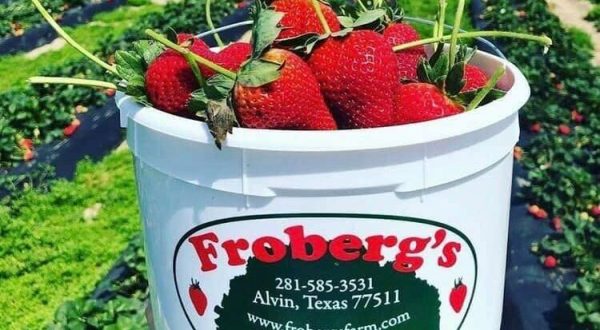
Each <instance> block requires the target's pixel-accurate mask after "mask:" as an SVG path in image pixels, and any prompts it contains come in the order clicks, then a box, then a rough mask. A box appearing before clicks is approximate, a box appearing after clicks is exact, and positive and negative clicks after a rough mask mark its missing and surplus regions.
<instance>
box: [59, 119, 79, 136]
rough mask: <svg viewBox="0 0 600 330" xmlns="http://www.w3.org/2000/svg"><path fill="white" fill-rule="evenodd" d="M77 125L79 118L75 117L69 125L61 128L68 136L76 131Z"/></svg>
mask: <svg viewBox="0 0 600 330" xmlns="http://www.w3.org/2000/svg"><path fill="white" fill-rule="evenodd" d="M79 126H81V122H80V121H79V119H77V118H75V119H73V121H72V122H71V123H70V124H69V126H67V127H65V128H64V129H63V134H64V135H65V136H66V137H70V136H71V135H73V134H75V131H77V129H79Z"/></svg>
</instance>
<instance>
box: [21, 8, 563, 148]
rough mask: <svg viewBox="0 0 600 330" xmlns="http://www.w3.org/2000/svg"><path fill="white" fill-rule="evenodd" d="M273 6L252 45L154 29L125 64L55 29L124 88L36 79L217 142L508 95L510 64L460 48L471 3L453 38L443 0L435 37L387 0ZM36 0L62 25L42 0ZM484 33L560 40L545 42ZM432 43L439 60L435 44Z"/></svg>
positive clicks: (375, 121)
mask: <svg viewBox="0 0 600 330" xmlns="http://www.w3.org/2000/svg"><path fill="white" fill-rule="evenodd" d="M207 1H210V0H207ZM264 1H266V0H255V2H254V5H253V11H252V12H253V15H252V16H253V25H252V39H251V42H250V43H243V42H235V43H232V44H229V45H224V44H222V42H221V39H220V37H219V36H218V34H216V33H215V37H216V38H215V39H216V40H217V41H218V42H219V43H220V47H219V51H213V50H212V49H210V48H209V47H208V46H207V44H206V43H204V41H202V40H201V39H200V38H197V37H195V36H193V35H191V34H183V33H182V34H177V33H175V32H172V33H170V34H169V36H168V37H165V36H163V35H161V34H158V33H156V32H154V31H151V30H147V31H146V33H147V34H148V36H150V37H151V40H140V41H137V42H134V43H133V45H132V47H131V49H130V50H128V51H118V52H117V53H116V54H115V59H116V65H110V64H107V63H105V62H103V61H102V60H101V59H99V58H97V57H95V56H94V55H93V54H91V53H89V52H87V51H85V50H84V49H83V48H82V47H81V45H78V44H77V43H76V42H75V41H74V40H72V38H67V37H68V36H67V35H66V32H64V31H63V30H62V29H61V28H60V27H58V25H57V24H54V25H52V26H53V27H54V28H55V29H56V30H57V32H58V33H59V34H60V35H61V36H64V37H65V39H66V40H68V42H69V43H70V44H71V45H72V46H74V47H75V48H76V49H78V50H79V51H80V52H82V54H84V55H85V56H87V57H88V58H90V59H91V60H92V61H94V62H96V63H97V64H99V65H101V66H102V67H104V68H105V69H107V70H108V71H109V72H110V73H112V74H114V76H115V77H116V80H117V84H112V83H108V82H98V81H87V82H81V80H77V79H69V78H47V77H34V78H32V79H31V80H30V81H32V82H34V83H68V84H73V83H76V84H83V85H87V86H98V87H104V88H107V86H108V88H118V89H119V90H121V91H123V92H125V93H126V94H128V95H130V96H134V97H135V98H136V99H137V100H138V101H139V102H141V103H144V104H148V105H152V106H154V107H155V108H157V109H160V110H162V111H166V112H169V113H173V114H176V115H179V116H184V117H189V118H197V119H200V120H203V121H205V122H207V124H208V126H209V128H210V130H211V133H212V134H213V136H214V137H215V140H216V143H217V146H220V145H221V143H222V141H223V140H224V139H225V138H226V136H227V134H228V133H231V132H232V128H233V127H236V126H241V127H246V128H261V129H284V130H335V129H361V128H373V127H383V126H392V125H401V124H408V123H416V122H422V121H427V120H432V119H437V118H441V117H446V116H451V115H456V114H459V113H462V112H465V111H469V110H472V109H474V108H476V107H478V106H479V105H481V104H482V103H486V102H490V101H492V100H494V99H496V98H499V97H501V96H502V95H503V94H504V92H503V91H501V90H498V89H496V88H495V86H496V83H497V82H498V80H499V79H500V78H501V77H502V76H503V74H504V68H499V69H497V70H496V71H495V72H494V73H493V74H492V75H491V77H488V76H487V75H486V73H485V72H484V71H482V70H481V69H479V68H478V67H476V66H473V65H470V64H468V62H469V60H470V59H471V57H472V56H473V55H474V54H475V50H474V49H470V48H468V47H466V46H461V45H458V43H457V40H458V37H459V26H460V18H461V17H462V13H463V10H464V3H465V2H464V1H462V0H459V2H458V3H459V5H458V9H457V13H456V14H455V17H456V18H457V19H456V20H455V25H454V27H453V29H452V34H451V35H444V17H445V8H446V4H445V2H446V0H440V12H439V13H438V16H437V22H436V25H435V26H434V29H433V30H434V35H433V37H432V38H429V39H425V40H421V38H420V36H419V34H418V33H417V31H416V30H415V29H414V28H413V27H412V26H411V25H410V24H407V23H406V22H403V20H402V16H401V15H399V12H401V10H399V8H395V7H392V6H391V5H389V4H388V3H387V2H386V1H384V0H375V1H373V2H370V3H369V4H368V6H369V8H368V7H367V6H366V5H364V4H363V3H362V2H360V1H359V2H358V4H359V5H360V9H359V10H355V11H353V12H352V14H351V15H347V16H338V15H337V14H336V12H335V11H334V10H333V9H332V8H331V7H330V6H328V5H327V4H325V3H322V2H319V0H272V2H270V3H265V2H264ZM32 2H33V3H34V5H36V7H37V8H38V10H39V11H40V12H41V13H42V15H43V16H44V17H45V18H46V19H47V20H52V18H51V17H50V15H49V14H48V13H47V11H46V10H45V9H44V8H43V7H42V5H41V4H40V3H39V0H32ZM209 5H210V2H208V3H207V8H209ZM207 14H208V15H207V16H208V17H210V12H209V13H207ZM54 23H55V22H54ZM209 25H212V22H211V21H210V20H209ZM483 32H486V33H487V34H486V35H488V36H497V35H500V34H502V35H503V36H511V37H515V38H523V39H529V40H534V41H539V42H542V43H544V44H546V45H547V46H548V45H550V44H551V40H550V39H548V38H546V37H535V36H530V35H524V34H518V33H511V32H509V33H502V32H498V31H483ZM213 33H214V29H213ZM467 35H468V33H467V34H464V35H462V36H461V37H467ZM480 35H483V34H481V33H480ZM445 41H450V43H449V44H446V43H445ZM431 43H434V46H433V47H432V52H431V53H432V54H430V56H428V55H427V54H426V51H425V48H424V45H425V44H431ZM113 86H114V87H113Z"/></svg>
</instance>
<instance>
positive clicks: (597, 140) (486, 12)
mask: <svg viewBox="0 0 600 330" xmlns="http://www.w3.org/2000/svg"><path fill="white" fill-rule="evenodd" d="M331 2H332V4H333V5H334V7H338V8H342V9H343V10H346V11H351V10H355V9H356V8H357V6H358V5H359V4H358V3H357V4H353V5H349V4H348V3H347V2H345V1H331ZM369 3H370V2H368V3H367V5H368V4H369ZM478 3H479V2H478ZM483 3H484V6H483V8H484V9H483V12H482V13H474V12H473V13H471V15H467V16H469V17H467V16H465V19H464V20H463V22H462V27H463V28H464V29H466V30H472V29H474V27H473V25H474V24H475V23H474V22H476V21H482V22H483V24H484V25H485V26H486V30H503V31H513V32H523V33H531V34H535V35H545V36H548V37H550V38H551V39H552V40H553V45H552V47H551V48H550V50H549V52H548V53H547V54H545V55H543V54H542V52H541V51H540V46H539V45H538V44H535V43H527V42H522V41H512V40H507V39H498V40H494V39H491V40H492V41H495V42H497V45H498V46H499V47H500V48H501V49H502V50H503V52H504V53H505V55H506V57H507V58H508V59H509V60H510V61H511V62H513V63H514V64H516V65H517V66H518V67H519V68H520V69H521V70H522V71H523V73H524V74H525V76H526V77H527V79H528V81H529V83H530V85H531V88H532V95H531V99H530V100H529V102H528V103H527V105H526V106H525V108H524V109H523V110H522V111H521V112H520V123H521V139H520V141H519V143H518V145H517V147H516V148H515V154H514V157H515V160H516V162H517V165H516V166H517V167H518V168H519V169H520V170H519V171H517V172H516V173H517V177H516V178H515V184H516V185H517V187H516V188H515V191H516V193H515V194H516V195H517V196H514V199H515V200H518V201H519V203H520V204H521V206H522V204H525V209H526V210H527V211H523V212H521V213H522V214H519V215H517V216H516V217H518V219H517V220H515V219H512V218H511V223H510V225H511V227H512V226H515V227H518V226H521V224H520V223H519V222H517V221H527V222H528V226H530V227H532V226H533V227H536V228H538V229H536V230H535V234H534V235H533V237H534V238H532V239H531V240H530V241H527V242H520V243H522V244H521V245H519V246H527V247H528V248H527V249H521V251H517V253H520V254H524V255H527V256H528V257H529V259H527V258H525V259H527V260H531V264H530V265H527V267H530V269H531V268H532V267H535V271H534V272H536V274H541V275H540V278H536V279H533V280H532V279H531V278H530V277H531V276H530V273H526V271H525V270H523V271H522V278H519V279H518V281H524V282H527V281H532V282H544V283H552V285H546V288H549V287H550V286H552V289H547V291H549V294H551V295H553V296H557V297H560V299H558V301H559V303H558V305H557V306H555V307H554V308H553V309H552V310H544V311H539V314H540V315H539V317H540V319H544V322H547V324H538V326H539V327H540V328H541V329H600V184H599V182H600V113H599V112H598V109H600V68H598V67H596V66H594V65H593V64H591V62H590V59H591V57H592V51H593V49H592V46H591V45H590V42H589V36H587V35H583V36H582V35H581V34H582V33H583V32H581V31H576V30H572V29H566V28H565V27H563V26H562V25H561V23H560V21H559V19H558V18H557V17H556V16H554V15H553V14H552V13H551V12H550V11H549V9H548V7H547V4H546V2H545V1H544V0H516V1H509V0H488V1H485V2H483ZM83 4H84V2H78V1H75V2H72V1H67V2H64V1H50V2H48V3H45V4H44V5H45V6H46V8H48V9H50V10H52V14H53V15H54V16H60V13H61V12H62V11H64V10H66V9H68V8H73V7H75V6H81V5H83ZM398 4H399V5H400V6H401V7H402V8H403V9H404V13H405V14H406V15H407V16H417V17H428V18H430V19H434V15H435V12H436V11H437V1H432V0H428V1H413V0H401V1H399V2H398ZM17 5H18V6H22V3H21V2H16V1H15V2H13V1H8V2H6V3H3V4H0V17H1V18H0V36H2V35H7V36H8V35H10V34H15V31H16V30H15V29H16V28H22V29H26V28H27V27H31V26H35V25H36V24H40V23H41V21H42V20H41V18H38V16H36V15H32V13H33V9H34V8H33V7H31V8H29V7H23V8H24V9H23V8H19V10H14V6H17ZM138 5H139V4H136V6H133V5H124V7H122V8H119V9H117V10H115V11H114V12H112V13H105V14H101V15H98V16H96V17H95V18H94V19H93V20H92V23H93V22H96V24H92V23H89V24H87V25H84V26H81V27H77V28H72V29H70V30H69V32H71V34H72V35H73V36H74V38H76V39H79V40H81V41H82V44H84V45H85V46H86V47H87V48H88V49H91V50H92V51H93V53H94V54H95V55H97V56H98V57H99V58H100V59H102V60H103V61H107V62H108V63H114V61H115V52H116V51H119V50H124V49H130V48H131V47H130V45H131V43H132V42H133V41H135V40H138V39H140V38H143V37H144V30H145V29H148V28H151V29H156V30H158V31H161V32H164V33H165V34H166V33H167V32H168V31H166V29H165V27H170V28H172V29H173V30H175V31H178V32H179V31H181V32H198V31H204V30H207V29H208V22H207V20H206V17H205V16H204V15H203V14H204V5H205V2H204V0H184V1H182V2H178V3H169V4H167V5H166V6H157V5H152V4H146V3H142V4H141V5H140V6H138ZM11 6H12V7H11ZM184 8H185V10H184ZM190 8H193V9H194V10H189V9H190ZM455 8H456V2H455V1H450V3H449V6H448V10H449V13H450V12H454V10H455ZM467 8H469V6H467ZM473 8H474V7H473ZM28 10H31V13H30V12H29V11H28ZM597 11H598V10H595V11H592V12H591V13H590V14H589V16H588V18H589V19H590V20H594V21H596V22H600V20H599V18H598V17H600V16H599V15H597V14H598V13H597ZM3 12H6V13H10V15H9V14H6V15H2V14H1V13H3ZM234 12H236V4H235V3H233V2H229V1H215V3H213V5H212V18H213V20H214V21H215V22H220V21H221V20H222V19H223V18H225V17H228V16H229V15H230V14H232V13H234ZM17 13H18V14H20V15H21V16H18V15H17ZM21 13H25V14H21ZM236 13H238V14H239V13H240V11H239V10H238V11H237V12H236ZM448 16H449V17H448V21H447V22H448V23H452V22H453V21H454V17H452V16H453V15H448ZM597 16H598V17H597ZM229 17H231V16H229ZM233 17H237V18H235V19H234V20H233V21H239V20H242V19H246V18H247V15H246V14H240V16H239V17H238V16H233ZM228 19H229V20H230V21H229V22H231V18H228ZM17 23H18V24H17ZM103 26H104V29H103ZM431 30H432V28H431V27H425V26H421V27H420V28H419V31H420V32H421V33H422V34H430V33H432V32H431ZM223 36H224V37H225V36H226V34H225V33H224V34H223ZM424 37H428V36H424ZM171 39H173V38H171ZM175 39H176V38H175ZM226 41H229V40H226ZM17 66H18V67H21V68H23V71H24V72H23V73H19V72H15V74H14V75H12V74H10V70H14V68H15V67H17ZM0 69H1V70H2V71H3V72H6V73H7V74H6V77H7V78H6V79H7V80H6V82H4V81H3V82H0V193H1V194H2V195H1V196H4V197H3V199H2V202H1V203H0V235H1V236H2V238H3V239H2V240H1V242H0V292H1V293H0V306H3V307H2V308H0V309H2V310H3V313H2V314H0V324H4V325H6V326H7V328H9V329H37V328H49V329H147V328H148V322H147V319H146V317H147V315H146V308H147V301H148V298H149V297H148V296H149V294H148V281H147V275H146V272H147V269H146V264H145V260H144V251H143V241H142V236H141V228H140V224H139V212H138V206H137V197H136V187H135V181H134V175H133V169H132V166H131V163H132V158H131V155H130V153H129V151H128V150H127V149H126V148H125V149H123V148H120V149H119V150H116V151H112V152H110V153H109V154H108V155H107V156H106V157H105V158H104V159H103V160H101V161H99V162H96V163H94V162H91V161H90V160H81V161H80V163H79V165H78V167H77V171H76V173H75V177H74V178H73V179H72V180H65V179H60V178H55V177H54V176H53V174H52V169H51V168H48V167H47V166H45V165H44V164H43V162H37V160H36V159H37V156H38V154H37V151H38V149H40V148H43V146H48V145H50V146H56V148H54V150H59V147H60V145H61V144H62V143H66V142H68V141H69V139H71V138H73V137H76V136H77V134H78V127H79V125H80V124H81V123H80V119H82V118H84V116H83V113H85V112H93V111H95V110H96V109H98V108H101V107H103V106H105V105H107V104H108V105H111V106H112V102H113V96H114V90H113V89H112V88H110V87H106V88H101V89H87V88H84V87H74V86H71V85H69V86H63V85H48V86H43V85H28V84H26V83H25V78H27V77H29V76H32V75H43V76H64V77H74V78H86V79H94V80H104V81H114V77H111V76H110V74H109V73H107V72H106V71H105V70H103V69H102V68H100V67H98V66H95V65H93V63H91V62H90V61H88V60H87V59H85V58H83V57H82V56H80V55H79V54H77V53H76V52H74V51H72V50H70V49H60V50H57V51H55V53H53V52H50V53H45V54H42V55H41V57H40V58H38V59H37V60H31V61H30V60H27V59H26V58H25V57H24V56H23V54H16V55H10V56H3V57H0ZM202 69H203V67H202ZM15 71H19V70H15ZM3 79H4V78H3ZM115 129H118V128H117V127H115ZM97 139H102V137H101V136H99V137H97ZM89 147H90V148H93V147H94V146H93V145H90V146H89ZM50 150H53V149H52V148H50ZM44 152H46V151H44ZM51 152H52V151H50V153H51ZM22 168H26V169H27V170H25V171H23V170H21V169H22ZM15 169H18V171H16V170H15ZM513 208H514V205H513ZM510 239H513V240H514V239H515V238H514V237H513V238H510ZM511 244H514V242H513V243H511ZM514 246H517V245H516V244H514ZM509 247H510V246H509ZM519 274H521V273H519ZM507 295H508V293H507ZM521 297H522V296H521ZM505 299H510V297H508V296H507V297H506V298H505ZM531 299H534V297H532V298H531ZM523 303H526V302H523ZM517 305H519V304H517ZM4 306H7V307H4ZM506 310H507V309H506V306H505V315H504V316H505V323H504V326H503V329H521V328H518V327H514V326H510V325H508V324H509V323H508V322H506V319H510V318H517V316H516V315H506V314H507V313H506ZM552 313H554V314H557V313H558V314H561V315H560V316H559V317H555V316H548V315H547V314H552ZM542 314H544V315H543V316H542ZM520 317H522V318H527V317H529V316H527V315H524V316H520ZM525 323H527V322H525ZM529 324H531V323H529ZM522 329H528V328H527V327H522Z"/></svg>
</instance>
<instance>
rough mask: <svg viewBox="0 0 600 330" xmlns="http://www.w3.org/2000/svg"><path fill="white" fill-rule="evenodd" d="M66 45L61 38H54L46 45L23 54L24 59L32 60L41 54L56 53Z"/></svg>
mask: <svg viewBox="0 0 600 330" xmlns="http://www.w3.org/2000/svg"><path fill="white" fill-rule="evenodd" d="M66 44H67V42H66V41H65V40H64V39H63V38H56V39H54V40H52V41H51V42H50V43H48V44H45V45H43V46H40V47H38V48H35V49H32V50H30V51H28V52H27V53H25V58H26V59H28V60H34V59H36V58H38V57H39V56H40V55H42V54H45V53H48V52H53V51H57V50H59V49H61V48H63V47H64V46H65V45H66Z"/></svg>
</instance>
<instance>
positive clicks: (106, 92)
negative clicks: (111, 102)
mask: <svg viewBox="0 0 600 330" xmlns="http://www.w3.org/2000/svg"><path fill="white" fill-rule="evenodd" d="M116 93H117V90H116V89H112V88H107V89H105V90H104V95H106V96H108V97H113V96H115V94H116Z"/></svg>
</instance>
